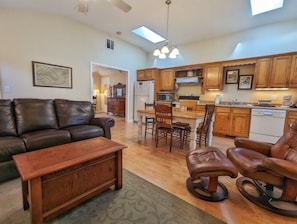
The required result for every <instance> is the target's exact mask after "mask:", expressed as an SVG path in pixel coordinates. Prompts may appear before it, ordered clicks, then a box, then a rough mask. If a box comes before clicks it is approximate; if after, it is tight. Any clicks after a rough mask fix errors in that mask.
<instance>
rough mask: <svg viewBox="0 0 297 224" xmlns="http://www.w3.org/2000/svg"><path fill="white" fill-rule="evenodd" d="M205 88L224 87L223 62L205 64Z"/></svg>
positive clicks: (220, 88)
mask: <svg viewBox="0 0 297 224" xmlns="http://www.w3.org/2000/svg"><path fill="white" fill-rule="evenodd" d="M204 88H205V89H218V90H222V89H223V66H222V64H208V65H206V66H205V75H204Z"/></svg>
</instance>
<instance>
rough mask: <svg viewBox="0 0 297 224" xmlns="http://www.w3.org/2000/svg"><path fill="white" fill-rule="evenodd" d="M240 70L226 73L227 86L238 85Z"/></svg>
mask: <svg viewBox="0 0 297 224" xmlns="http://www.w3.org/2000/svg"><path fill="white" fill-rule="evenodd" d="M238 75H239V69H232V70H227V71H226V84H236V83H238Z"/></svg>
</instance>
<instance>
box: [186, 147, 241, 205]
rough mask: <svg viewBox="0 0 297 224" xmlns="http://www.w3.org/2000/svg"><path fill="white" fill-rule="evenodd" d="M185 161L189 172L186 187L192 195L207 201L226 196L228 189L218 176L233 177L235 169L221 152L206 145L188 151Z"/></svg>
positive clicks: (235, 175) (221, 198) (222, 198)
mask: <svg viewBox="0 0 297 224" xmlns="http://www.w3.org/2000/svg"><path fill="white" fill-rule="evenodd" d="M186 161H187V166H188V170H189V173H190V177H189V178H188V179H187V188H188V190H189V191H190V192H191V193H192V194H193V195H195V196H197V197H199V198H201V199H204V200H207V201H221V200H224V199H225V198H227V197H228V190H227V188H226V187H225V186H224V184H222V183H221V182H219V181H218V177H219V176H230V177H232V178H235V177H237V169H236V168H235V166H233V164H232V163H231V162H230V161H229V160H228V158H227V157H226V156H225V154H224V153H223V152H221V151H220V150H219V149H217V148H215V147H206V148H205V149H198V150H194V151H191V152H189V153H188V154H187V155H186Z"/></svg>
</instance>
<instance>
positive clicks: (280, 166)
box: [262, 157, 297, 180]
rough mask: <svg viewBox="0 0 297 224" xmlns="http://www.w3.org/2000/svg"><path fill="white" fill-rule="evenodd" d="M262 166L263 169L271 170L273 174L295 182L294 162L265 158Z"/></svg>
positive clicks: (296, 168)
mask: <svg viewBox="0 0 297 224" xmlns="http://www.w3.org/2000/svg"><path fill="white" fill-rule="evenodd" d="M262 165H263V167H264V168H266V169H268V170H271V171H272V172H274V173H277V174H279V175H281V176H285V177H288V178H291V179H293V180H297V167H296V163H294V162H291V161H287V160H283V159H278V158H271V157H267V158H266V159H265V160H264V161H263V163H262Z"/></svg>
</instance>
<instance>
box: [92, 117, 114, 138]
mask: <svg viewBox="0 0 297 224" xmlns="http://www.w3.org/2000/svg"><path fill="white" fill-rule="evenodd" d="M90 124H92V125H97V126H99V127H101V128H102V129H103V130H104V137H105V138H109V139H111V132H110V128H112V127H113V126H114V119H113V118H109V117H95V118H92V119H91V122H90Z"/></svg>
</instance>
